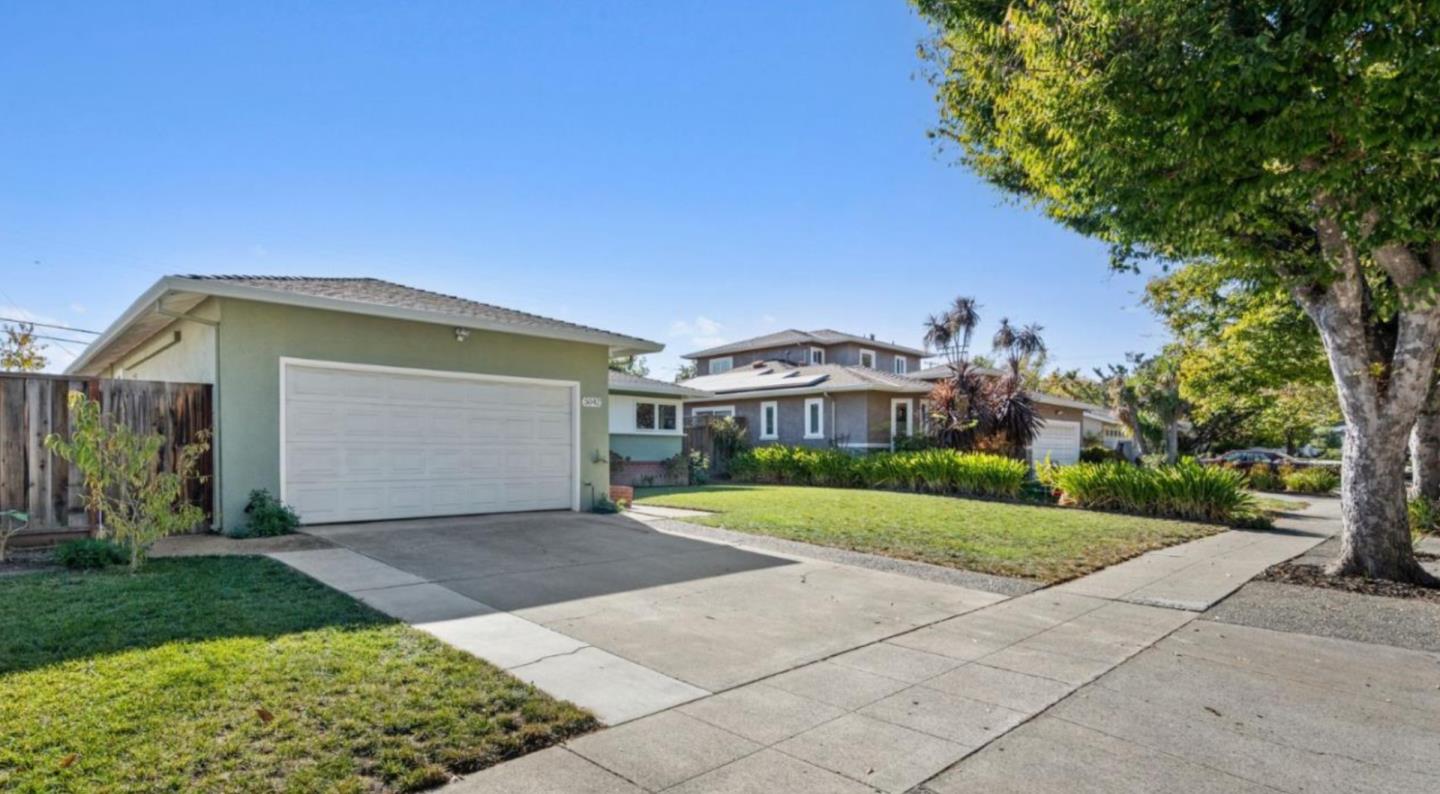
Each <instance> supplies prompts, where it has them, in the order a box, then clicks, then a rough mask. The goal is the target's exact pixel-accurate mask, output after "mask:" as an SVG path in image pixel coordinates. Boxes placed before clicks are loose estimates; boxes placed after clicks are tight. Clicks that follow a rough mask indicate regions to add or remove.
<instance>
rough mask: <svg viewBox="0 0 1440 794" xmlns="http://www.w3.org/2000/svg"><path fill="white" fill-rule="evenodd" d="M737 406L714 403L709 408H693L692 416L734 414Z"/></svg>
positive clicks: (691, 410)
mask: <svg viewBox="0 0 1440 794" xmlns="http://www.w3.org/2000/svg"><path fill="white" fill-rule="evenodd" d="M734 415H735V406H733V405H712V406H710V407H708V408H691V409H690V416H692V417H695V418H697V419H698V418H701V417H706V418H708V417H712V416H734Z"/></svg>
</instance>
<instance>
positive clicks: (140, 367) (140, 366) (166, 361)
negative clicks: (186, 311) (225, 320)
mask: <svg viewBox="0 0 1440 794" xmlns="http://www.w3.org/2000/svg"><path fill="white" fill-rule="evenodd" d="M190 314H192V315H194V316H196V317H200V318H203V319H206V320H211V321H218V320H219V319H220V304H219V302H218V301H216V300H214V299H213V298H212V299H210V300H207V301H205V302H203V303H201V304H200V305H198V306H196V307H195V308H194V309H192V310H191V311H190ZM176 333H179V334H180V337H179V340H178V341H176V338H175V334H176ZM103 374H104V376H105V377H108V378H124V379H128V380H164V381H173V382H178V383H209V384H214V383H215V327H214V326H212V325H207V324H205V323H198V322H191V321H189V320H176V321H175V322H173V323H171V324H170V325H167V326H165V329H164V330H163V331H161V332H159V333H157V334H156V335H155V336H154V337H152V338H151V339H150V340H149V341H148V342H146V343H145V344H143V345H141V346H140V347H139V348H137V349H135V350H132V351H131V352H130V353H129V355H127V356H125V357H124V358H123V359H121V360H120V361H119V362H117V363H115V364H114V365H112V366H110V367H107V368H106V370H105V372H104V373H103Z"/></svg>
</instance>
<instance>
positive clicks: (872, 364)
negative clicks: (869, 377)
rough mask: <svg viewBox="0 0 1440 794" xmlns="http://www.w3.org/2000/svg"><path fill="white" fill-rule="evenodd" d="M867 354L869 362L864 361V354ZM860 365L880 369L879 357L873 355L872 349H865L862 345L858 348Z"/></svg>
mask: <svg viewBox="0 0 1440 794" xmlns="http://www.w3.org/2000/svg"><path fill="white" fill-rule="evenodd" d="M867 355H868V356H870V363H869V364H866V363H865V356H867ZM860 366H862V367H869V368H870V369H880V357H879V356H877V355H875V351H874V350H866V349H865V348H863V347H862V348H860Z"/></svg>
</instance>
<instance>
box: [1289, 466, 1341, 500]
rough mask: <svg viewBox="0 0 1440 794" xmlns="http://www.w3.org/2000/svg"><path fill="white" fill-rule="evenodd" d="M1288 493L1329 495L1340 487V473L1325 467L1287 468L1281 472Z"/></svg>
mask: <svg viewBox="0 0 1440 794" xmlns="http://www.w3.org/2000/svg"><path fill="white" fill-rule="evenodd" d="M1280 479H1281V480H1282V481H1283V482H1284V483H1285V490H1286V492H1287V493H1307V494H1327V493H1330V492H1331V491H1333V490H1335V489H1336V488H1339V487H1340V473H1339V472H1337V471H1335V470H1334V469H1331V468H1328V467H1325V466H1308V467H1306V468H1294V467H1288V466H1287V467H1285V468H1283V469H1281V471H1280Z"/></svg>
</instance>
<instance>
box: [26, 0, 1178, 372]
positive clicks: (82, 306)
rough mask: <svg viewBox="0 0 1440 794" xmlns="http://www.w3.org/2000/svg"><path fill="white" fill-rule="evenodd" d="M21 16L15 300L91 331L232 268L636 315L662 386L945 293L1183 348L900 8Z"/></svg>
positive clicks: (205, 9) (1054, 328)
mask: <svg viewBox="0 0 1440 794" xmlns="http://www.w3.org/2000/svg"><path fill="white" fill-rule="evenodd" d="M0 32H3V39H0V40H3V46H0V117H3V118H4V122H3V123H0V276H3V278H0V316H15V315H16V314H21V313H23V314H24V316H27V317H31V318H34V319H38V320H42V321H51V322H59V323H62V324H71V325H78V326H80V327H84V328H95V329H100V328H103V327H104V326H105V325H107V324H108V323H109V322H110V321H111V320H113V319H114V318H115V316H116V315H117V314H118V313H119V312H120V311H121V310H123V309H124V308H125V306H127V305H128V304H129V303H130V301H131V300H133V299H134V298H135V297H136V296H137V295H138V294H139V293H140V291H142V290H143V289H144V288H145V287H147V286H148V285H149V284H150V283H151V282H152V281H153V280H154V279H155V278H157V277H159V276H160V275H163V274H166V273H187V272H204V273H220V272H230V273H265V274H294V275H304V274H313V275H369V276H376V277H380V278H389V279H392V280H395V281H400V282H404V283H408V284H413V285H415V286H420V287H425V288H429V289H434V290H439V291H442V292H448V293H453V294H458V295H462V296H465V297H469V298H474V299H477V300H483V301H487V302H491V303H497V304H500V305H504V306H509V307H513V308H518V309H524V310H527V311H533V312H536V313H540V314H546V315H550V316H556V317H561V318H564V319H568V320H572V321H576V322H582V323H586V324H590V325H596V326H600V327H603V328H607V329H611V330H616V331H621V332H625V333H630V334H635V335H639V336H644V337H648V338H651V339H654V340H656V341H659V342H663V343H664V344H665V345H666V346H667V350H666V352H665V353H663V354H660V355H658V356H654V357H652V358H651V361H650V363H651V366H652V370H653V371H654V373H655V374H656V375H658V376H661V377H666V378H668V377H669V376H670V375H671V374H672V373H673V371H674V367H675V365H676V364H677V363H678V359H677V355H678V354H679V353H682V352H687V351H689V350H693V349H696V348H697V347H699V346H705V345H709V344H714V343H717V342H720V341H728V340H735V339H740V338H744V337H747V336H752V335H756V334H760V333H766V332H770V331H774V330H779V329H781V328H786V327H799V328H818V327H833V328H837V329H840V330H845V331H849V332H854V333H874V334H876V335H877V336H878V337H880V338H882V339H893V340H895V341H897V342H901V343H909V344H917V345H918V344H919V342H920V333H921V332H920V323H921V321H922V320H923V318H924V316H925V315H926V314H927V313H928V312H931V311H935V310H938V309H940V308H943V306H944V305H945V303H946V302H947V301H948V300H949V298H950V297H952V296H954V295H956V294H967V295H973V296H975V297H976V298H978V299H979V301H980V303H981V304H982V306H983V314H984V316H985V319H986V321H987V322H986V326H985V329H984V330H985V332H986V333H988V331H989V330H990V329H992V328H993V325H994V322H996V321H998V319H999V318H1000V317H1002V316H1008V317H1010V318H1011V319H1013V320H1016V321H1020V322H1039V323H1041V324H1042V325H1044V326H1045V328H1046V334H1045V336H1046V339H1047V341H1048V342H1049V344H1050V347H1051V349H1052V353H1053V361H1054V363H1055V364H1056V365H1059V366H1064V367H1072V366H1073V367H1082V368H1085V369H1088V368H1090V367H1092V366H1095V365H1098V364H1102V363H1104V362H1107V361H1116V360H1119V359H1120V358H1121V356H1122V355H1123V354H1124V353H1125V352H1127V351H1131V350H1153V349H1155V348H1157V347H1158V346H1159V345H1160V344H1161V343H1162V342H1163V341H1164V336H1163V330H1162V328H1161V327H1160V326H1159V324H1158V323H1157V322H1156V321H1155V320H1154V319H1153V318H1152V317H1150V316H1149V315H1148V313H1147V312H1146V311H1145V310H1144V309H1143V308H1142V307H1140V306H1139V305H1138V297H1139V295H1140V293H1141V291H1142V286H1143V281H1142V279H1141V278H1140V277H1138V276H1134V275H1124V274H1112V273H1110V272H1109V271H1108V270H1107V267H1106V256H1105V250H1104V248H1103V246H1101V245H1099V244H1097V243H1095V242H1093V241H1088V240H1085V239H1083V238H1080V237H1078V236H1076V235H1074V234H1072V233H1069V232H1067V231H1064V230H1062V229H1060V228H1058V227H1056V226H1054V225H1053V224H1051V223H1049V222H1048V221H1046V220H1045V219H1043V218H1041V217H1039V216H1038V215H1037V214H1036V213H1034V212H1032V211H1029V210H1026V209H1024V208H1022V207H1018V206H1015V205H1013V204H1009V203H1007V202H1006V200H1005V199H1004V197H1002V196H1001V195H999V194H998V193H997V192H995V191H994V190H992V189H991V188H989V187H987V186H985V185H983V184H981V183H980V182H979V181H977V180H976V179H975V178H974V177H972V176H971V175H969V174H968V173H967V172H965V171H964V169H963V168H960V167H958V166H955V165H952V164H951V160H952V159H953V158H952V157H951V156H950V155H949V154H947V153H944V152H939V151H937V150H936V148H935V147H934V145H933V144H932V143H931V142H930V141H929V140H927V138H926V135H925V132H926V129H927V128H929V127H930V126H931V125H932V124H933V122H934V119H935V109H934V105H933V102H932V99H931V96H930V91H929V88H928V86H927V85H926V84H925V82H924V80H923V79H921V78H920V75H919V70H920V64H919V61H918V60H917V58H916V55H915V47H916V44H917V42H918V41H919V40H920V38H921V37H922V36H923V34H924V27H923V26H922V24H921V23H920V21H919V19H918V18H917V17H916V16H915V15H914V13H913V12H912V11H911V10H910V8H909V7H908V6H907V5H906V4H905V3H904V2H903V1H902V0H845V1H844V2H842V1H841V0H812V1H810V2H785V3H773V2H760V1H758V0H757V1H756V2H724V3H713V2H711V3H706V2H691V1H684V2H614V3H575V2H540V1H538V0H526V1H524V2H521V1H519V0H515V1H513V2H486V3H462V2H457V3H439V2H406V3H402V2H398V1H397V2H388V3H378V2H377V3H372V2H346V3H304V4H255V3H234V4H229V5H222V4H218V3H195V2H188V3H175V4H161V3H147V2H139V3H111V4H99V3H77V4H70V3H61V2H56V3H51V2H46V3H19V2H3V3H0ZM69 347H70V348H72V349H73V348H75V345H69ZM49 352H50V353H51V354H53V355H54V357H55V358H56V363H57V364H62V363H63V362H64V361H66V360H68V356H67V355H66V354H65V352H64V351H63V350H61V349H60V348H58V347H55V348H52V349H51V350H50V351H49ZM52 368H53V367H52Z"/></svg>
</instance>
